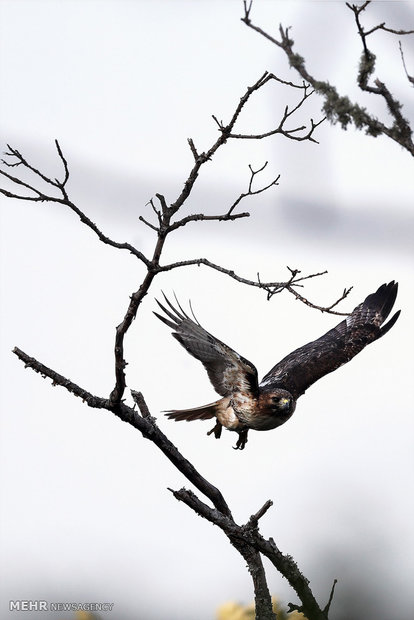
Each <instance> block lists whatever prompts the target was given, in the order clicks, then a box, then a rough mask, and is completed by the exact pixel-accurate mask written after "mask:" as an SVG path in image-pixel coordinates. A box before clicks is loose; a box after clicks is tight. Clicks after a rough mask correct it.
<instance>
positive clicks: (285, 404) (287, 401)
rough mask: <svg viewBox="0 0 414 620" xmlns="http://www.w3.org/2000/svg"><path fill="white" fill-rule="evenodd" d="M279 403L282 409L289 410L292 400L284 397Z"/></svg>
mask: <svg viewBox="0 0 414 620" xmlns="http://www.w3.org/2000/svg"><path fill="white" fill-rule="evenodd" d="M279 403H280V406H281V408H282V409H287V408H289V407H290V398H285V397H283V398H281V399H280V401H279Z"/></svg>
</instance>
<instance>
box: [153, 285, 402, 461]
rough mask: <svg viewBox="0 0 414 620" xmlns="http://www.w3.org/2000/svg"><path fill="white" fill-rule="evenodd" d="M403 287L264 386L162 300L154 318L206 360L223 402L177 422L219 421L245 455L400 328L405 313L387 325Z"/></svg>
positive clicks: (363, 308)
mask: <svg viewBox="0 0 414 620" xmlns="http://www.w3.org/2000/svg"><path fill="white" fill-rule="evenodd" d="M397 291H398V284H397V283H395V282H394V281H392V282H390V283H389V284H383V285H382V286H380V287H379V289H378V290H377V291H376V292H375V293H372V294H371V295H368V297H367V298H366V299H365V301H363V302H362V303H361V304H359V306H357V307H356V308H355V309H354V311H353V312H352V313H351V314H350V315H349V316H347V318H346V319H345V320H344V321H341V323H339V324H338V325H337V326H336V327H334V328H333V329H331V330H330V331H328V332H327V333H326V334H324V335H323V336H321V337H320V338H318V339H317V340H314V341H313V342H309V343H308V344H305V345H304V346H303V347H300V348H299V349H296V350H295V351H293V352H292V353H290V354H289V355H287V356H286V357H285V358H283V359H282V360H281V361H280V362H278V363H277V364H276V366H274V367H273V368H272V369H271V370H270V371H269V372H268V373H267V375H265V377H263V379H262V381H261V382H260V384H259V381H258V376H257V370H256V368H255V366H254V365H253V364H252V363H251V362H249V361H248V360H246V359H245V358H244V357H242V356H241V355H239V354H238V353H236V351H234V350H233V349H231V348H230V347H228V346H227V345H226V344H224V343H223V342H221V341H220V340H218V339H217V338H215V337H214V336H212V335H211V334H209V333H208V332H207V331H206V330H205V329H204V328H203V327H201V325H200V324H199V323H198V321H197V319H195V317H194V320H193V319H191V318H190V317H189V316H188V315H187V314H186V313H185V312H184V310H183V309H182V308H181V306H180V304H179V303H178V301H177V305H178V309H177V308H176V307H174V306H173V305H172V304H171V302H170V301H169V300H168V299H167V298H166V297H165V295H164V298H165V302H166V306H167V307H166V306H164V305H162V304H161V303H160V302H158V301H157V303H158V305H159V306H160V308H161V310H162V311H163V312H164V315H165V316H164V315H160V314H158V313H157V312H154V314H155V315H156V316H157V317H158V318H159V319H160V320H161V321H162V322H163V323H165V324H166V325H168V326H169V327H171V328H172V329H173V330H174V332H173V336H174V337H175V338H176V339H177V340H178V342H179V343H180V344H181V345H182V346H183V347H184V348H185V349H186V350H187V351H188V352H189V353H190V355H192V356H193V357H195V358H196V359H198V360H200V361H201V362H202V363H203V365H204V367H205V369H206V370H207V373H208V376H209V378H210V381H211V383H212V384H213V386H214V389H215V390H216V392H217V393H218V394H220V396H222V398H221V399H220V400H217V401H215V402H214V403H210V404H209V405H204V406H202V407H196V408H194V409H184V410H171V411H168V412H167V414H166V415H167V416H168V417H169V418H171V419H173V420H176V421H181V420H187V421H192V420H208V419H210V418H214V417H216V418H217V423H216V425H215V427H214V428H213V429H212V430H211V431H210V432H209V433H208V434H211V433H213V432H214V435H215V436H216V437H217V438H218V437H220V435H221V430H222V427H223V426H225V427H226V428H228V429H229V430H232V431H236V432H237V433H238V434H239V439H238V441H237V444H236V449H240V450H242V449H243V448H244V446H245V444H246V442H247V433H248V430H249V429H254V430H270V429H272V428H276V427H277V426H280V425H281V424H284V423H285V422H286V421H287V420H288V419H289V418H290V417H291V415H292V414H293V412H294V410H295V407H296V401H297V399H298V398H299V396H301V395H302V394H303V393H304V392H305V390H307V389H308V388H309V387H310V386H311V385H312V384H313V383H315V381H318V379H321V377H323V376H324V375H327V374H328V373H330V372H333V371H334V370H336V369H337V368H339V366H342V365H343V364H346V362H349V361H350V360H351V359H352V358H353V357H354V356H355V355H357V354H358V353H359V352H360V351H362V349H363V348H364V347H366V346H367V344H370V343H371V342H374V341H375V340H378V338H381V336H383V335H384V334H386V333H387V332H388V331H389V330H390V329H391V327H392V326H393V325H394V324H395V322H396V320H397V319H398V317H399V314H400V311H399V310H398V312H396V313H395V314H394V316H393V317H392V318H391V319H390V320H389V321H388V323H386V324H385V325H383V323H384V321H385V319H386V318H387V317H388V315H389V314H390V312H391V310H392V308H393V306H394V302H395V299H396V297H397Z"/></svg>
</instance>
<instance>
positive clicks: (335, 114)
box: [241, 0, 414, 156]
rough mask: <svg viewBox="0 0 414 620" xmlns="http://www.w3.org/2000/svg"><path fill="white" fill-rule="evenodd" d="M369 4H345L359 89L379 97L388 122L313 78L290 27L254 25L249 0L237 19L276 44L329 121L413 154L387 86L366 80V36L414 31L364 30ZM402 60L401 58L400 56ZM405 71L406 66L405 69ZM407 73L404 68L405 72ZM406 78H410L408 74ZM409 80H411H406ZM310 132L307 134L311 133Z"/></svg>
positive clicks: (370, 68)
mask: <svg viewBox="0 0 414 620" xmlns="http://www.w3.org/2000/svg"><path fill="white" fill-rule="evenodd" d="M369 5H370V1H369V0H368V1H367V2H364V3H363V4H362V5H355V4H350V3H348V2H347V3H346V6H347V7H348V8H349V9H350V10H351V11H352V12H353V14H354V18H355V22H356V25H357V29H358V34H359V36H360V38H361V41H362V47H363V51H362V56H361V61H360V65H359V70H358V75H357V82H358V85H359V87H360V89H361V90H362V91H364V92H367V93H371V94H374V95H377V96H380V97H382V99H383V100H384V101H385V103H386V105H387V110H388V113H389V115H390V116H391V120H392V122H391V124H387V123H385V122H381V121H380V120H378V119H377V118H376V116H374V115H372V114H370V113H369V112H367V110H366V109H365V108H363V107H361V106H359V105H358V104H357V103H353V102H351V101H350V99H349V98H348V97H346V96H342V95H340V94H339V93H338V91H337V89H336V88H335V86H333V85H332V84H330V83H329V82H327V81H325V80H320V79H317V78H315V77H314V76H313V75H312V74H311V73H310V72H309V71H308V69H307V68H306V64H305V59H304V58H303V56H301V55H300V54H298V53H297V52H295V51H294V49H293V45H294V41H293V39H292V38H291V37H290V33H289V31H290V28H284V27H283V26H282V25H280V26H279V38H277V37H276V36H273V35H271V34H269V33H268V32H266V31H265V30H263V29H262V28H260V27H259V26H257V25H256V24H254V23H253V22H252V19H251V12H252V7H253V0H250V2H247V0H244V2H243V6H244V15H243V17H242V18H241V20H242V21H243V22H244V23H245V24H246V26H248V27H249V28H251V29H252V30H254V31H256V32H257V33H259V34H260V35H261V36H263V37H265V38H266V39H267V40H268V41H270V42H271V43H273V44H274V45H276V46H277V47H279V48H280V49H282V50H283V51H284V53H285V54H286V56H287V58H288V61H289V64H290V66H291V67H293V68H294V69H295V70H296V71H297V72H298V73H299V75H300V76H301V77H302V79H303V80H305V82H307V83H308V84H310V85H311V86H312V88H313V89H314V91H315V92H316V93H318V94H319V95H321V96H322V97H323V98H324V104H323V111H324V113H325V114H326V118H328V119H329V120H330V121H331V122H332V123H337V122H339V123H340V124H341V126H342V127H343V128H344V129H346V128H347V126H348V125H349V124H350V123H353V124H354V125H355V127H356V128H357V129H364V130H365V132H366V133H367V134H368V135H370V136H374V137H376V136H379V135H385V136H388V137H389V138H391V140H394V141H395V142H397V143H398V144H399V145H400V146H402V147H403V148H404V149H406V150H407V151H408V152H409V153H411V155H413V156H414V143H413V140H412V129H411V127H410V123H409V121H408V120H407V119H406V118H405V117H404V116H403V114H402V113H401V108H402V105H401V103H400V102H399V101H398V100H397V99H396V98H395V97H394V95H393V94H392V93H391V91H390V89H389V88H388V87H387V85H386V84H385V83H384V82H383V81H382V80H380V79H379V78H376V79H375V80H374V83H373V84H370V83H369V80H370V78H371V77H372V76H373V74H374V71H375V68H376V57H375V54H374V53H373V52H371V50H370V49H369V48H368V44H367V38H368V37H369V36H370V35H372V34H373V33H374V32H379V31H384V32H388V33H392V34H396V35H410V34H413V33H414V30H400V29H395V28H389V27H388V26H386V25H385V22H383V23H381V24H378V25H376V26H374V27H373V28H370V29H369V30H365V29H364V27H363V25H362V22H361V14H362V13H363V12H364V11H365V9H366V8H367V7H368V6H369ZM403 62H404V58H403ZM405 71H406V69H405ZM406 73H407V71H406ZM407 77H408V78H409V79H410V76H408V73H407ZM410 81H412V80H410ZM311 135H312V134H310V136H311Z"/></svg>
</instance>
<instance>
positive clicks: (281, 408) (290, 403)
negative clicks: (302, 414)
mask: <svg viewBox="0 0 414 620" xmlns="http://www.w3.org/2000/svg"><path fill="white" fill-rule="evenodd" d="M260 401H261V402H260V406H261V409H262V411H265V412H266V413H267V415H272V416H275V417H278V418H280V419H281V420H283V421H286V420H287V419H288V418H290V416H291V415H292V413H293V411H294V409H295V405H296V403H295V400H294V398H293V396H292V394H290V392H288V391H287V390H282V389H278V388H274V389H273V390H269V391H267V390H266V391H263V392H262V393H261V394H260Z"/></svg>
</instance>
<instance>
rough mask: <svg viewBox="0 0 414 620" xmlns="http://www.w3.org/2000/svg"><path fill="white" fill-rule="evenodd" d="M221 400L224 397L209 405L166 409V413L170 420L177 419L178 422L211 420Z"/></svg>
mask: <svg viewBox="0 0 414 620" xmlns="http://www.w3.org/2000/svg"><path fill="white" fill-rule="evenodd" d="M221 400H222V399H220V400H217V401H216V402H214V403H210V404H209V405H203V406H202V407H194V408H193V409H171V411H166V412H165V415H166V416H167V418H169V419H170V420H175V421H176V422H182V421H183V420H186V421H187V422H192V421H193V420H210V419H211V418H214V417H215V415H216V413H217V409H218V406H219V403H221Z"/></svg>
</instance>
